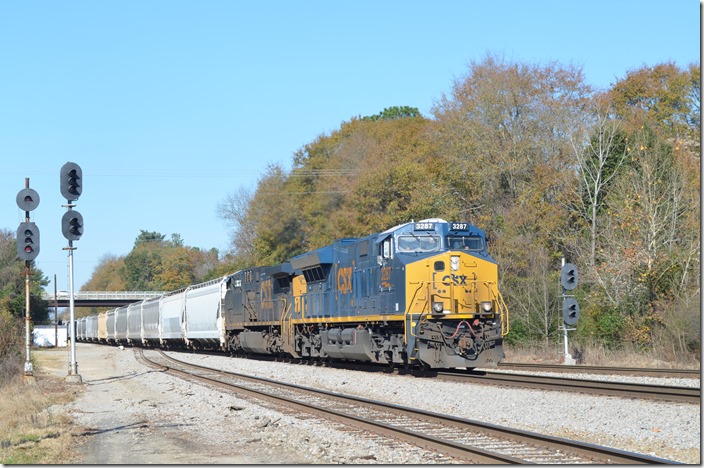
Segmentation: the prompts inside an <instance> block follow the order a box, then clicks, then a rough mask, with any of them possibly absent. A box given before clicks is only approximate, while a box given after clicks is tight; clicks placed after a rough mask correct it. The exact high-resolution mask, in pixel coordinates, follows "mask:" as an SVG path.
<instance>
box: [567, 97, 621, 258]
mask: <svg viewBox="0 0 704 468" xmlns="http://www.w3.org/2000/svg"><path fill="white" fill-rule="evenodd" d="M593 118H594V125H593V126H591V127H590V128H588V129H587V131H588V132H589V134H587V135H578V136H575V135H572V136H571V137H570V140H571V143H572V148H573V150H574V154H575V157H576V158H577V161H578V163H579V174H580V176H581V180H582V186H583V189H584V191H585V196H584V197H580V199H581V203H582V207H581V211H582V216H584V218H585V219H587V220H588V222H589V234H590V245H589V264H590V265H591V267H592V268H593V267H594V266H595V265H596V248H597V234H598V227H597V220H598V216H597V215H598V213H599V210H600V208H601V206H602V204H603V202H604V191H605V189H606V187H607V186H608V184H609V183H610V182H611V180H612V179H613V178H614V176H616V174H618V173H619V169H620V168H621V166H622V165H623V163H624V161H626V159H627V156H628V147H627V145H625V144H621V143H623V141H622V139H621V138H622V135H623V134H622V132H621V127H620V123H619V121H618V120H617V119H615V118H613V116H612V115H611V112H610V110H609V109H608V108H606V107H604V106H603V105H601V104H597V106H596V109H595V111H594V115H593Z"/></svg>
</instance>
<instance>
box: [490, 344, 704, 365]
mask: <svg viewBox="0 0 704 468" xmlns="http://www.w3.org/2000/svg"><path fill="white" fill-rule="evenodd" d="M563 346H564V345H562V344H559V345H557V344H553V345H550V346H548V347H545V346H522V347H507V346H504V352H505V353H506V358H505V359H504V361H506V362H521V363H536V364H541V363H542V364H558V363H560V362H561V360H562V358H563V355H564V347H563ZM570 348H571V349H570V354H571V355H572V357H573V358H574V359H576V360H577V363H578V364H584V365H587V366H615V367H647V368H661V369H700V359H699V355H694V354H690V355H681V354H675V353H665V352H663V351H662V350H660V351H652V352H648V353H644V352H642V351H638V350H637V349H635V348H629V347H628V346H624V347H622V348H621V349H618V350H610V349H607V348H605V347H603V346H598V345H584V346H576V347H570Z"/></svg>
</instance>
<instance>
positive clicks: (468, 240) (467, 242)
mask: <svg viewBox="0 0 704 468" xmlns="http://www.w3.org/2000/svg"><path fill="white" fill-rule="evenodd" d="M447 245H448V248H450V249H453V250H471V251H474V252H478V251H482V250H484V239H482V238H481V237H479V236H447Z"/></svg>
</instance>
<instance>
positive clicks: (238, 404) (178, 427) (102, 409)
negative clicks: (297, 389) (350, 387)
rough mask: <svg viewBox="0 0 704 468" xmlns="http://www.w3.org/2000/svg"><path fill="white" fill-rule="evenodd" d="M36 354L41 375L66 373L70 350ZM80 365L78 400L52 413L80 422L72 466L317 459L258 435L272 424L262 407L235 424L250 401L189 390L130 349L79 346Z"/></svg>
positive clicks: (269, 461)
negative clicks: (63, 413) (145, 364)
mask: <svg viewBox="0 0 704 468" xmlns="http://www.w3.org/2000/svg"><path fill="white" fill-rule="evenodd" d="M34 357H35V360H36V362H37V368H36V369H35V375H36V376H37V378H41V375H42V373H50V374H54V375H56V376H60V377H61V376H63V377H65V376H66V375H67V374H68V362H69V355H68V351H67V349H66V348H63V349H61V348H59V349H46V350H40V351H36V352H35V353H34ZM76 360H77V362H78V374H79V375H80V376H81V378H82V381H83V383H82V384H75V385H80V386H82V387H83V391H82V392H81V393H80V395H79V396H78V398H77V399H76V401H75V402H74V403H72V404H69V405H66V406H64V407H61V408H54V411H66V412H68V413H70V414H71V416H72V417H73V418H74V421H75V423H76V424H77V428H76V429H77V432H78V440H79V444H78V446H77V447H76V460H71V461H68V460H67V461H66V462H68V463H79V464H150V463H156V464H184V463H185V464H204V463H207V464H270V463H286V464H296V463H310V462H311V459H310V458H309V457H305V456H301V455H299V454H297V453H295V451H290V450H289V449H287V448H286V447H281V446H279V447H277V446H276V444H272V443H271V441H270V440H267V439H266V438H265V436H263V435H262V434H257V433H256V431H257V428H258V426H259V428H263V427H264V426H266V424H263V425H262V421H264V422H265V421H266V418H265V417H260V416H259V414H261V411H260V410H256V412H257V416H253V417H249V418H247V417H244V418H242V417H241V418H240V419H239V421H235V420H234V419H232V418H233V416H232V415H233V414H234V413H235V412H239V411H241V412H242V413H247V411H246V410H248V409H251V410H254V408H253V405H252V403H250V402H247V401H243V400H238V399H236V398H234V397H232V399H230V397H228V396H223V395H222V394H218V393H217V392H213V391H210V390H207V389H206V392H205V393H208V392H209V393H210V395H201V393H203V392H201V390H197V391H195V392H194V391H193V389H192V388H191V389H190V390H189V387H188V385H189V384H185V383H183V384H182V383H180V382H178V381H175V379H173V378H171V377H169V376H166V375H163V374H160V373H157V372H155V371H151V370H149V369H147V368H145V367H142V366H141V365H139V364H138V363H137V362H136V359H135V357H134V353H133V351H132V350H127V349H125V350H120V349H119V348H110V347H104V346H91V345H84V344H81V343H79V344H78V346H77V359H76ZM149 374H152V375H149ZM154 374H159V375H154ZM195 393H197V395H195ZM213 400H218V402H217V404H213V403H212V402H213ZM224 400H227V401H224ZM230 400H232V401H230ZM204 405H205V406H204ZM204 416H207V417H204ZM228 417H229V418H230V421H232V422H233V423H232V424H228Z"/></svg>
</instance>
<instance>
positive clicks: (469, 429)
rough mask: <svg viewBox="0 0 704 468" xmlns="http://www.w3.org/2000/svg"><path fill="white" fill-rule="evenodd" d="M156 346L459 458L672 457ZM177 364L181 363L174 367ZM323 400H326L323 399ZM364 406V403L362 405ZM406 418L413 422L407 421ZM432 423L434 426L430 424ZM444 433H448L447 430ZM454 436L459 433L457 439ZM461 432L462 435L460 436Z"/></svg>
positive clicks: (287, 400)
mask: <svg viewBox="0 0 704 468" xmlns="http://www.w3.org/2000/svg"><path fill="white" fill-rule="evenodd" d="M159 352H160V353H161V356H160V357H162V358H163V359H165V360H167V363H166V364H162V363H158V362H156V361H154V360H153V359H151V362H152V364H150V365H153V366H159V367H161V368H163V369H165V370H166V371H167V372H172V373H177V374H179V375H185V374H190V375H189V378H195V379H197V380H200V381H203V382H207V383H210V384H217V385H226V386H227V387H229V388H234V389H236V391H242V392H245V393H246V394H248V395H253V396H255V397H256V398H264V399H267V400H269V401H272V399H273V401H276V402H277V404H279V405H280V404H281V403H282V402H283V403H284V404H285V405H286V407H287V408H291V407H297V408H301V409H303V410H304V411H307V412H313V413H314V414H316V415H320V416H322V417H324V418H326V419H331V418H332V419H334V420H337V421H340V422H342V423H343V424H347V425H349V424H350V421H352V424H353V425H354V426H357V427H362V428H363V429H365V430H368V431H372V432H375V433H382V434H384V435H388V436H390V437H393V438H395V439H400V440H403V441H405V442H411V443H414V444H416V445H419V446H421V447H424V448H427V449H429V450H433V451H436V452H440V453H446V454H448V455H450V456H452V457H456V458H460V459H463V460H471V461H475V462H478V463H492V464H495V463H531V462H536V461H530V460H531V458H532V459H533V460H536V459H537V460H538V461H537V462H538V463H556V462H560V461H562V462H563V463H575V462H586V463H589V462H596V463H618V464H625V463H646V464H654V463H668V464H670V463H674V462H673V461H671V460H665V459H662V458H657V457H651V456H648V455H642V454H637V453H632V452H626V451H622V450H617V449H612V448H609V447H601V446H597V445H594V444H588V443H584V442H579V441H574V440H569V439H562V438H558V437H553V436H546V435H542V434H537V433H533V432H528V431H521V430H517V429H511V428H505V427H501V426H497V425H492V424H488V423H482V422H478V421H471V420H467V419H462V418H457V417H453V416H448V415H442V414H438V413H433V412H429V411H423V410H418V409H414V408H407V407H403V406H399V405H394V404H390V403H385V402H379V401H373V400H368V399H364V398H359V397H354V396H349V395H343V394H340V393H335V392H328V391H324V390H320V389H312V388H307V387H303V386H299V385H294V384H288V383H284V382H279V381H274V380H270V379H264V378H259V377H253V376H248V375H243V374H238V373H233V372H225V371H222V370H218V369H212V368H209V367H205V366H201V365H197V364H191V363H187V362H183V361H180V360H177V359H175V358H173V357H171V356H167V355H165V354H163V353H162V352H161V351H159ZM140 353H141V354H142V358H143V359H145V360H148V359H149V358H147V357H146V356H144V355H143V350H141V349H140ZM176 366H178V367H179V368H176ZM188 369H197V370H198V371H199V372H200V373H201V374H200V375H195V376H194V375H193V374H191V373H190V372H191V371H189V370H188ZM212 374H217V375H218V376H219V377H220V378H219V379H215V378H213V377H212ZM224 377H227V378H232V377H234V378H236V379H239V380H247V381H249V382H256V383H257V384H258V385H260V386H261V387H260V388H255V389H253V388H252V387H251V386H247V385H246V384H243V383H233V382H223V381H222V380H221V379H222V378H224ZM273 386H276V387H277V388H280V389H286V390H287V391H289V392H290V391H294V392H296V396H293V397H292V396H291V394H290V393H288V394H286V395H283V396H282V395H276V394H274V393H273V392H272V391H271V389H272V387H273ZM262 392H263V393H262ZM301 392H305V393H306V394H310V393H313V394H315V396H314V397H313V400H309V401H308V402H306V401H302V400H303V399H308V398H310V397H302V396H301ZM320 395H322V396H323V397H324V398H325V400H321V398H320ZM325 401H327V402H328V403H325ZM330 401H335V402H336V404H333V405H330V404H329V402H330ZM340 402H342V403H340ZM343 405H344V406H347V407H348V408H347V409H346V410H343V409H341V408H342V406H343ZM350 405H354V406H350ZM363 408H365V409H364V410H362V409H363ZM360 414H361V415H360ZM409 420H410V421H411V423H408V422H407V421H409ZM399 421H402V422H399ZM430 426H433V427H432V428H430ZM438 428H439V429H438ZM472 433H479V435H478V436H473V435H472ZM438 434H442V435H438ZM448 434H452V435H451V436H449V435H448ZM458 436H459V437H460V439H457V437H458ZM462 437H464V439H463V438H462ZM467 437H469V438H472V437H474V438H473V439H472V440H473V443H476V444H480V443H483V444H485V446H487V447H494V446H499V447H503V449H502V450H503V452H504V453H500V452H501V450H499V449H493V450H492V449H491V448H489V449H487V448H481V447H477V446H472V445H471V443H468V442H467ZM487 438H494V439H493V440H490V441H488V442H487V441H485V440H484V439H487ZM487 444H488V445H487ZM506 452H509V453H506ZM519 452H525V455H524V457H527V458H522V457H521V455H519ZM575 457H577V458H575Z"/></svg>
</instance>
